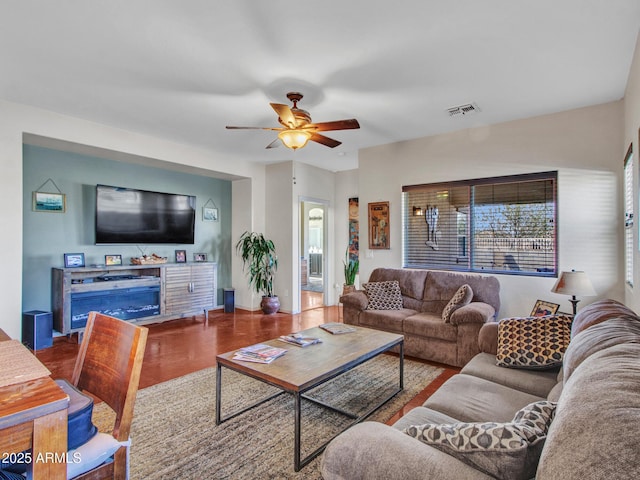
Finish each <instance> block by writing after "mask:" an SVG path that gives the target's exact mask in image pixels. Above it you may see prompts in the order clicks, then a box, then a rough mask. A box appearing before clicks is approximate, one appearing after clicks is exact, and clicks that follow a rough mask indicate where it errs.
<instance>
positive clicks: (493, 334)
mask: <svg viewBox="0 0 640 480" xmlns="http://www.w3.org/2000/svg"><path fill="white" fill-rule="evenodd" d="M478 346H479V347H480V351H481V352H484V353H490V354H492V355H497V354H498V322H487V323H485V324H484V325H483V326H482V327H481V328H480V332H479V333H478Z"/></svg>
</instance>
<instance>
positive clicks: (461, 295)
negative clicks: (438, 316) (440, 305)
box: [442, 283, 473, 323]
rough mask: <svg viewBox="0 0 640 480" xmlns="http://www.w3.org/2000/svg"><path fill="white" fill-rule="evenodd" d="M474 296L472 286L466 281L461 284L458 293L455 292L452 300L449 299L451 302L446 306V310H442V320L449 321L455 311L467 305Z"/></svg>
mask: <svg viewBox="0 0 640 480" xmlns="http://www.w3.org/2000/svg"><path fill="white" fill-rule="evenodd" d="M472 298H473V290H471V287H470V286H469V285H467V284H466V283H465V284H464V285H462V286H460V288H459V289H458V290H457V291H456V293H454V294H453V297H451V300H449V303H447V305H446V306H445V307H444V310H442V320H444V321H445V322H447V323H448V322H449V320H450V319H451V315H452V314H453V312H455V311H456V310H458V309H459V308H460V307H464V306H465V305H467V304H468V303H469V302H471V299H472Z"/></svg>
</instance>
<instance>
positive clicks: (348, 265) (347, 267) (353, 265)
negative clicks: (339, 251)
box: [342, 247, 360, 295]
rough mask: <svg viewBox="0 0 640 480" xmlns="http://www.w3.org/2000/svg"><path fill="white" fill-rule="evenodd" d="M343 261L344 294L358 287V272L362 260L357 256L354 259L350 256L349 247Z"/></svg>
mask: <svg viewBox="0 0 640 480" xmlns="http://www.w3.org/2000/svg"><path fill="white" fill-rule="evenodd" d="M342 263H343V264H344V285H343V286H342V294H343V295H346V294H347V293H351V292H353V291H355V289H356V285H355V284H356V274H357V273H358V268H359V267H360V261H359V260H358V259H357V258H356V259H355V260H354V259H353V258H351V257H350V256H349V247H347V251H346V252H345V255H344V260H343V261H342Z"/></svg>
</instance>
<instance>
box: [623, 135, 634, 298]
mask: <svg viewBox="0 0 640 480" xmlns="http://www.w3.org/2000/svg"><path fill="white" fill-rule="evenodd" d="M624 205H625V206H624V210H625V212H624V216H625V222H624V257H625V258H624V260H625V262H624V264H625V265H624V267H625V272H624V277H625V281H626V282H627V284H628V285H629V286H633V220H634V219H633V214H634V212H633V151H632V149H631V146H629V150H628V151H627V155H626V156H625V161H624Z"/></svg>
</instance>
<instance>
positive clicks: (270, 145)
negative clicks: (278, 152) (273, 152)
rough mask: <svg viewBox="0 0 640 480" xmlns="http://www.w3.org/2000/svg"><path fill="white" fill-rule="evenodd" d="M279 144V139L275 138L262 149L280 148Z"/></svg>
mask: <svg viewBox="0 0 640 480" xmlns="http://www.w3.org/2000/svg"><path fill="white" fill-rule="evenodd" d="M280 143H281V142H280V139H279V138H276V139H275V140H274V141H273V142H271V143H270V144H269V145H267V146H266V147H264V148H277V147H279V146H280Z"/></svg>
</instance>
